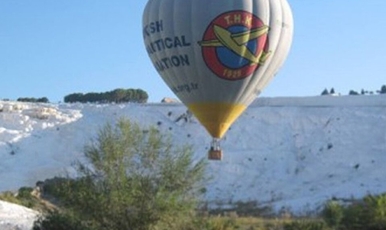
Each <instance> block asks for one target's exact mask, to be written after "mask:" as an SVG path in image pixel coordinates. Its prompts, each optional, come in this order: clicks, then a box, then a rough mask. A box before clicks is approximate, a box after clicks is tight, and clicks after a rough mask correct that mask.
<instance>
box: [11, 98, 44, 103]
mask: <svg viewBox="0 0 386 230" xmlns="http://www.w3.org/2000/svg"><path fill="white" fill-rule="evenodd" d="M17 101H21V102H41V103H49V102H50V101H49V100H48V98H46V97H41V98H34V97H19V98H18V99H17Z"/></svg>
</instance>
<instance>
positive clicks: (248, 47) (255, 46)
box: [199, 10, 270, 81]
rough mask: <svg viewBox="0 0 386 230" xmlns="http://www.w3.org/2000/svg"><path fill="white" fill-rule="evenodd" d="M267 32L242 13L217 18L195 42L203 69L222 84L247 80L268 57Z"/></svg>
mask: <svg viewBox="0 0 386 230" xmlns="http://www.w3.org/2000/svg"><path fill="white" fill-rule="evenodd" d="M268 30H269V27H268V26H266V25H264V23H263V22H262V20H260V18H258V17H256V16H255V15H253V14H252V13H249V12H246V11H241V10H238V11H230V12H226V13H223V14H221V15H219V16H218V17H216V18H215V19H214V20H213V21H212V22H211V23H210V24H209V26H208V28H207V29H206V31H205V33H204V36H203V39H202V41H200V42H199V45H200V46H201V47H202V55H203V58H204V61H205V63H206V65H207V66H208V68H209V69H210V70H211V71H212V72H213V73H214V74H215V75H216V76H218V77H219V78H222V79H225V80H231V81H234V80H241V79H244V78H246V77H248V76H250V75H251V74H252V73H254V72H255V71H256V70H257V69H258V68H259V67H260V66H261V65H262V64H264V62H265V61H266V59H267V58H268V57H269V55H270V52H269V47H268Z"/></svg>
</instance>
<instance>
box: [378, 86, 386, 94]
mask: <svg viewBox="0 0 386 230" xmlns="http://www.w3.org/2000/svg"><path fill="white" fill-rule="evenodd" d="M379 93H380V94H386V85H382V87H381V90H380V91H379Z"/></svg>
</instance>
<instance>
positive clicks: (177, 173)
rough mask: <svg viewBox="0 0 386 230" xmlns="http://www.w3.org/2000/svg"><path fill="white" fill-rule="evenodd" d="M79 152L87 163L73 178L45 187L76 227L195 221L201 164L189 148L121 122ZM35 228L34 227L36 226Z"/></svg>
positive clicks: (165, 226)
mask: <svg viewBox="0 0 386 230" xmlns="http://www.w3.org/2000/svg"><path fill="white" fill-rule="evenodd" d="M84 152H85V157H86V159H87V162H88V163H87V164H85V163H81V162H77V163H76V164H75V166H76V171H77V172H78V174H79V177H77V178H78V179H70V178H67V179H66V180H59V181H60V183H58V185H56V186H54V188H52V187H50V193H51V195H53V196H54V197H56V198H57V199H58V200H59V201H60V203H61V204H62V205H63V206H64V207H65V209H64V210H65V211H64V212H63V215H65V217H66V218H68V217H71V216H76V218H78V219H80V220H81V221H78V219H77V220H76V221H73V222H74V223H76V225H79V223H81V224H82V225H84V229H140V230H141V229H155V228H157V229H184V228H185V227H184V225H187V224H192V223H193V222H194V221H193V220H194V210H195V209H196V208H197V207H198V204H199V198H200V195H202V191H204V190H205V189H203V188H204V184H205V181H206V177H205V174H204V171H205V165H206V163H205V162H206V161H205V160H204V159H201V160H194V159H193V151H192V149H191V147H190V146H175V145H174V144H173V143H172V139H171V138H170V137H168V136H167V135H164V134H162V133H160V132H159V131H158V130H157V129H156V128H153V127H152V128H150V129H147V130H143V129H141V127H140V126H139V125H138V124H135V123H132V122H130V121H129V120H127V119H121V120H119V121H118V122H117V124H116V125H115V126H113V125H111V124H107V125H105V126H104V127H103V128H102V129H101V130H100V131H99V133H98V135H97V138H96V139H95V140H94V142H92V143H91V144H90V145H87V146H86V147H85V151H84ZM55 215H57V214H55ZM66 218H61V219H60V218H59V219H60V220H63V219H65V220H66ZM49 219H50V216H48V217H47V218H46V219H45V220H40V223H46V224H47V220H49ZM51 219H54V220H55V219H58V218H51ZM61 224H62V223H61ZM35 226H37V227H36V228H35V229H39V228H38V226H39V223H38V222H37V223H36V224H35ZM41 229H43V228H41Z"/></svg>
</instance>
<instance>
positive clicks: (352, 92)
mask: <svg viewBox="0 0 386 230" xmlns="http://www.w3.org/2000/svg"><path fill="white" fill-rule="evenodd" d="M376 93H378V94H386V85H382V87H381V89H380V90H377V91H376ZM333 94H336V93H335V89H334V88H331V89H330V91H329V90H328V89H327V88H325V89H324V90H323V91H322V93H321V95H322V96H323V95H333ZM368 94H370V95H373V94H375V93H374V92H373V91H368V90H364V89H362V90H361V91H360V92H357V91H355V90H350V91H349V92H348V95H368Z"/></svg>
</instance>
